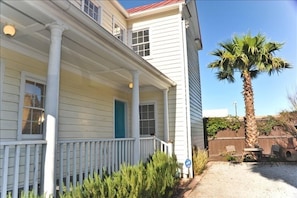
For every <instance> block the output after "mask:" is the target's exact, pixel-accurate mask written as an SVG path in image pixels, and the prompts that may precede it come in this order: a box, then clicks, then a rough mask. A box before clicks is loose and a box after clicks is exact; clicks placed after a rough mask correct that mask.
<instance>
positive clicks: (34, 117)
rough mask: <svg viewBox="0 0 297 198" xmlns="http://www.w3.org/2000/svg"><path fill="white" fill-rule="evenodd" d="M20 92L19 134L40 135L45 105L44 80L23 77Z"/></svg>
mask: <svg viewBox="0 0 297 198" xmlns="http://www.w3.org/2000/svg"><path fill="white" fill-rule="evenodd" d="M23 78H24V79H23V80H24V81H23V84H22V86H23V87H22V90H23V91H22V92H23V93H22V94H21V100H22V101H21V103H20V104H21V105H22V107H21V108H22V115H21V116H22V117H21V134H22V135H31V136H34V135H35V136H36V135H37V136H41V135H42V134H43V122H44V107H45V91H46V90H45V89H46V86H45V83H44V81H41V80H38V79H35V78H30V77H29V76H28V75H25V76H24V77H23Z"/></svg>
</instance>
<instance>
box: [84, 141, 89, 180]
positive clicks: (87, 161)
mask: <svg viewBox="0 0 297 198" xmlns="http://www.w3.org/2000/svg"><path fill="white" fill-rule="evenodd" d="M85 157H86V159H85V176H84V179H86V178H87V177H88V168H89V167H88V166H89V142H86V143H85Z"/></svg>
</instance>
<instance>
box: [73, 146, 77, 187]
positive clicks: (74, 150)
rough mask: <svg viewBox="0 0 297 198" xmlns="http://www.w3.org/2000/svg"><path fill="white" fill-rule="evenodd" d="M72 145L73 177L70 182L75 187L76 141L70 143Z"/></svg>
mask: <svg viewBox="0 0 297 198" xmlns="http://www.w3.org/2000/svg"><path fill="white" fill-rule="evenodd" d="M72 146H73V179H72V184H73V186H74V187H75V186H76V182H77V179H76V174H77V170H76V147H77V142H75V143H73V144H72Z"/></svg>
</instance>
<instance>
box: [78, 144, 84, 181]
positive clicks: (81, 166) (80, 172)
mask: <svg viewBox="0 0 297 198" xmlns="http://www.w3.org/2000/svg"><path fill="white" fill-rule="evenodd" d="M82 144H83V143H82V142H80V143H79V184H80V185H82V183H83V163H82V162H83V158H82Z"/></svg>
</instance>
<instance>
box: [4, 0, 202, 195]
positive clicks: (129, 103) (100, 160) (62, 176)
mask: <svg viewBox="0 0 297 198" xmlns="http://www.w3.org/2000/svg"><path fill="white" fill-rule="evenodd" d="M0 7H1V15H0V16H1V29H3V28H4V27H5V25H8V24H11V25H13V26H14V28H15V29H16V34H15V35H13V36H9V35H5V34H4V33H3V34H2V35H1V65H0V113H1V114H0V115H1V117H0V123H1V125H0V130H1V137H0V138H1V142H0V159H1V163H2V164H1V166H0V167H1V168H0V172H1V173H0V174H1V181H0V188H1V197H5V194H6V192H7V191H13V196H17V190H18V189H19V188H24V190H25V191H27V190H28V188H29V187H32V188H33V189H34V190H36V191H37V189H39V187H38V186H39V184H40V185H41V186H40V188H41V189H44V192H47V193H50V194H51V193H54V189H56V188H58V187H60V189H61V185H62V182H63V181H64V183H65V185H66V188H69V185H70V183H71V182H72V181H79V182H82V180H83V178H84V177H86V175H87V174H92V173H93V172H94V171H98V172H99V173H102V170H103V169H105V170H107V171H108V172H112V171H116V170H118V168H119V166H120V164H121V163H124V162H125V163H130V164H133V163H137V162H139V161H140V160H146V159H147V158H148V156H149V154H152V153H153V152H154V151H155V150H156V149H161V150H162V151H164V152H168V153H171V149H172V146H171V145H173V152H174V153H175V154H176V156H177V159H178V161H179V163H182V164H183V167H182V170H180V171H181V172H182V173H183V174H185V175H184V176H189V177H192V176H193V175H192V172H193V171H192V165H191V166H190V168H187V167H185V165H184V162H185V160H186V159H192V147H193V146H197V147H200V148H204V135H203V121H202V108H201V91H200V90H201V87H200V73H199V59H198V53H197V51H198V50H200V49H201V48H202V43H201V35H200V29H199V22H198V16H197V8H196V2H195V0H190V1H184V0H164V1H161V2H159V3H154V4H151V5H147V6H140V7H137V8H133V9H129V10H125V9H124V8H123V7H122V6H121V5H120V4H119V2H118V1H116V0H110V1H98V0H97V1H96V0H75V1H67V0H60V1H29V0H23V1H9V0H2V1H1V3H0ZM128 85H129V86H128ZM170 142H172V143H173V144H171V143H170ZM56 179H57V182H58V185H57V187H56V181H55V180H56Z"/></svg>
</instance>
